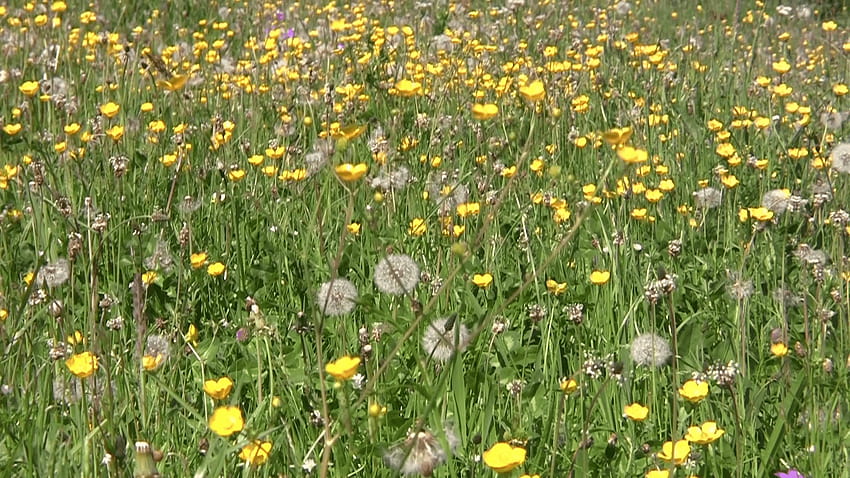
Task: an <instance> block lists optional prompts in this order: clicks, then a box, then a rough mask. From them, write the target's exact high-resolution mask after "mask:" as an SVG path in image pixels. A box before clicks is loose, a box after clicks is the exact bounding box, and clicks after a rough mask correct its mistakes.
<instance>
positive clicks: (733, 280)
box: [726, 271, 755, 300]
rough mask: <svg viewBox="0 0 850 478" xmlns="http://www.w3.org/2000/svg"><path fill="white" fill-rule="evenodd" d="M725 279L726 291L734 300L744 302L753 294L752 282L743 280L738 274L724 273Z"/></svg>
mask: <svg viewBox="0 0 850 478" xmlns="http://www.w3.org/2000/svg"><path fill="white" fill-rule="evenodd" d="M726 278H727V279H728V280H729V285H728V286H727V288H726V290H727V292H729V295H731V296H732V298H733V299H735V300H746V299H747V298H749V297H750V296H751V295H753V292H755V287H753V281H751V280H748V279H744V276H743V275H741V273H740V272H737V271H726Z"/></svg>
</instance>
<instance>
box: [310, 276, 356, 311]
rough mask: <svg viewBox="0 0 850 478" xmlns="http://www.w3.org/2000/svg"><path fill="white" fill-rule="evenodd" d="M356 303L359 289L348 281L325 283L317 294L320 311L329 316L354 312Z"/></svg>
mask: <svg viewBox="0 0 850 478" xmlns="http://www.w3.org/2000/svg"><path fill="white" fill-rule="evenodd" d="M356 302H357V287H354V284H352V283H351V281H349V280H347V279H334V280H332V281H329V282H325V283H324V284H322V285H320V286H319V291H318V292H317V293H316V303H317V304H318V305H319V310H320V311H321V312H322V313H323V314H325V315H328V316H334V315H343V314H347V313H349V312H351V311H352V310H354V306H355V305H356Z"/></svg>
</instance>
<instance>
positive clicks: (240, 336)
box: [236, 327, 805, 478]
mask: <svg viewBox="0 0 850 478" xmlns="http://www.w3.org/2000/svg"><path fill="white" fill-rule="evenodd" d="M248 338H249V337H248V329H246V328H245V327H242V328H240V329H239V330H237V331H236V341H237V342H244V341H246V340H248ZM804 478H805V477H804Z"/></svg>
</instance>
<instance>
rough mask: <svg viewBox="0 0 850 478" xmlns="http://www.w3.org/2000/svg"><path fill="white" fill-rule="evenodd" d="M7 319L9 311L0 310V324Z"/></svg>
mask: <svg viewBox="0 0 850 478" xmlns="http://www.w3.org/2000/svg"><path fill="white" fill-rule="evenodd" d="M8 318H9V311H8V310H7V309H0V322H5V321H6V319H8Z"/></svg>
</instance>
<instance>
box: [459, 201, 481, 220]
mask: <svg viewBox="0 0 850 478" xmlns="http://www.w3.org/2000/svg"><path fill="white" fill-rule="evenodd" d="M479 212H481V205H480V204H479V203H477V202H465V203H463V204H458V205H457V215H458V216H460V217H467V216H474V215H477V214H478V213H479Z"/></svg>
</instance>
